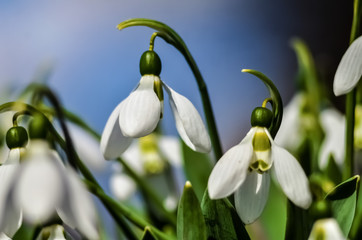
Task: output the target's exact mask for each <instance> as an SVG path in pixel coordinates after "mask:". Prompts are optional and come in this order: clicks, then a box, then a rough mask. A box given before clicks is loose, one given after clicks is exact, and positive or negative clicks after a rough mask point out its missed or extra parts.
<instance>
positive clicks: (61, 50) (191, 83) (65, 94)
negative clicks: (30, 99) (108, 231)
mask: <svg viewBox="0 0 362 240" xmlns="http://www.w3.org/2000/svg"><path fill="white" fill-rule="evenodd" d="M352 2H353V1H352V0H348V1H343V2H341V1H336V0H332V1H327V0H323V1H312V0H308V1H293V3H292V2H291V1H286V0H285V1H282V0H276V1H265V0H229V1H219V0H207V1H206V0H200V1H181V2H180V1H165V0H154V1H148V0H143V1H125V0H107V1H98V0H76V1H46V0H33V1H24V0H23V1H21V0H18V1H0V32H1V37H0V83H1V85H2V88H3V89H5V88H6V87H13V88H16V89H18V88H20V87H21V86H23V85H24V84H25V83H29V82H30V81H32V80H34V79H36V78H39V75H44V71H45V72H46V71H48V73H49V76H48V83H49V85H50V86H51V87H52V88H53V89H54V90H55V91H56V92H57V93H58V95H59V97H60V98H61V100H62V102H63V103H64V104H65V106H66V107H67V108H69V109H70V110H72V111H74V112H76V113H78V114H79V115H80V116H82V117H83V118H84V119H85V120H86V121H87V122H89V123H90V124H91V125H92V126H93V127H95V128H96V129H97V130H98V131H99V132H101V131H102V130H103V127H104V125H105V122H106V120H107V118H108V116H109V114H110V113H111V111H112V110H113V108H114V107H115V106H116V105H117V104H118V103H119V102H120V101H121V100H123V99H124V98H125V97H126V96H128V94H129V93H130V92H131V90H132V89H133V88H134V87H135V86H136V84H137V82H138V81H139V79H140V74H139V70H138V64H139V58H140V56H141V54H142V53H143V51H145V50H147V48H148V43H149V38H150V36H151V34H152V33H153V31H152V30H151V29H149V28H146V27H133V28H129V29H125V30H123V31H118V30H117V29H116V25H117V24H118V23H120V22H122V21H124V20H126V19H129V18H135V17H143V18H152V19H155V20H159V21H162V22H164V23H166V24H168V25H169V26H171V27H172V28H173V29H174V30H175V31H176V32H177V33H179V34H180V35H181V37H182V38H183V39H184V41H185V42H186V44H187V46H188V47H189V49H190V51H191V53H192V54H193V56H194V58H195V60H196V62H197V63H198V65H199V68H200V70H201V72H202V74H203V76H204V78H205V81H206V83H207V86H208V89H209V93H210V97H211V101H212V105H213V108H214V113H215V115H216V121H217V126H218V129H219V132H220V136H221V138H222V143H223V147H224V150H226V149H228V148H229V147H230V146H232V145H234V144H236V143H237V142H238V141H240V140H241V139H242V138H243V136H244V135H245V133H246V131H247V130H248V128H249V126H250V124H249V117H250V113H251V111H252V109H253V108H254V107H255V106H257V105H260V104H261V101H262V100H263V99H264V98H265V97H266V96H267V95H266V94H267V91H266V90H265V87H264V86H263V84H262V83H261V82H259V81H258V80H256V79H255V78H254V77H251V76H248V75H247V74H245V73H241V72H240V71H241V69H242V68H252V69H256V70H259V71H261V72H263V73H264V74H266V75H267V76H268V77H269V78H271V79H272V80H273V81H275V83H276V85H277V87H278V88H279V90H280V92H281V95H282V98H283V100H284V104H286V103H287V102H288V101H289V100H290V98H291V97H292V95H293V93H294V91H295V76H296V72H297V65H296V63H297V62H296V58H295V54H294V52H293V51H292V49H291V48H290V44H289V42H290V39H291V38H292V37H295V36H298V37H301V38H302V39H304V40H305V41H306V43H307V44H308V45H309V46H310V48H311V50H312V53H313V54H314V56H315V59H316V61H317V64H318V67H319V71H320V73H321V76H322V80H323V81H325V82H327V83H329V84H330V83H331V82H332V80H333V74H334V71H335V69H336V66H337V64H338V61H339V59H340V58H341V56H342V54H343V52H344V51H345V49H346V48H347V46H348V41H349V31H350V24H351V21H352V20H351V16H352V5H353V3H352ZM155 51H156V52H157V53H158V54H159V55H160V57H161V60H162V63H163V70H162V73H161V78H162V79H163V80H164V81H165V82H166V83H167V84H168V85H169V86H171V87H172V88H173V89H175V90H176V91H177V92H179V93H181V94H183V95H185V96H186V97H187V98H189V99H190V100H191V101H192V102H193V103H194V104H195V105H196V107H197V108H198V109H199V110H200V111H202V109H201V101H200V96H199V94H198V91H197V87H196V84H195V80H194V77H193V75H192V73H191V71H190V69H189V68H188V66H187V64H186V62H185V60H184V59H183V57H182V56H181V54H180V53H179V52H177V51H176V50H175V49H174V48H173V47H172V46H170V45H168V44H167V43H165V42H164V41H163V40H161V39H157V40H156V45H155ZM330 93H331V92H330ZM331 95H332V94H331ZM337 100H338V101H341V99H340V98H339V99H337ZM164 119H165V120H164V123H163V124H164V126H165V129H166V132H167V133H170V134H175V133H176V130H175V126H174V123H173V119H172V115H171V111H170V109H169V107H168V105H166V108H165V117H164Z"/></svg>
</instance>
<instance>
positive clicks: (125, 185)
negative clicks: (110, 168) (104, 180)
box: [109, 173, 137, 201]
mask: <svg viewBox="0 0 362 240" xmlns="http://www.w3.org/2000/svg"><path fill="white" fill-rule="evenodd" d="M109 184H110V188H111V192H112V194H113V195H114V196H115V197H116V198H117V199H118V200H120V201H125V200H128V199H130V198H131V197H132V195H133V194H134V193H135V192H136V189H137V186H136V183H135V182H134V181H133V180H132V178H130V177H128V176H127V175H126V174H120V173H118V174H113V175H112V176H111V178H110V180H109Z"/></svg>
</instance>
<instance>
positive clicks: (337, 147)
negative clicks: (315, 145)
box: [319, 108, 345, 168]
mask: <svg viewBox="0 0 362 240" xmlns="http://www.w3.org/2000/svg"><path fill="white" fill-rule="evenodd" d="M320 120H321V123H322V124H321V126H322V127H323V130H324V132H325V138H324V141H323V143H322V146H321V150H320V153H319V166H320V168H324V167H325V166H326V165H327V163H328V158H329V155H330V154H331V153H332V154H333V157H334V159H335V160H336V162H337V164H338V165H339V166H342V164H343V161H344V152H345V146H344V144H343V143H344V139H345V118H344V116H343V115H342V114H341V113H339V112H338V111H337V110H335V109H332V108H330V109H326V110H323V111H322V112H321V114H320Z"/></svg>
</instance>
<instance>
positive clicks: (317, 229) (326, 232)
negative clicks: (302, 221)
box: [308, 218, 347, 240]
mask: <svg viewBox="0 0 362 240" xmlns="http://www.w3.org/2000/svg"><path fill="white" fill-rule="evenodd" d="M321 237H322V238H321ZM318 239H326V240H345V239H347V238H346V237H345V236H343V233H342V231H341V228H340V227H339V225H338V223H337V221H336V220H335V219H334V218H326V219H320V220H317V221H316V222H315V223H314V224H313V227H312V231H311V233H310V236H309V238H308V240H318Z"/></svg>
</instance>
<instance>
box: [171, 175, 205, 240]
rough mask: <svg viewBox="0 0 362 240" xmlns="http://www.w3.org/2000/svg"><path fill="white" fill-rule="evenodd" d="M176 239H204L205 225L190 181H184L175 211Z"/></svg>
mask: <svg viewBox="0 0 362 240" xmlns="http://www.w3.org/2000/svg"><path fill="white" fill-rule="evenodd" d="M177 239H178V240H188V239H199V240H203V239H206V225H205V220H204V216H203V215H202V212H201V208H200V203H199V201H198V200H197V197H196V195H195V192H194V190H193V189H192V186H191V183H190V182H189V181H187V182H186V184H185V187H184V191H183V194H182V197H181V201H180V204H179V207H178V211H177Z"/></svg>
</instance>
